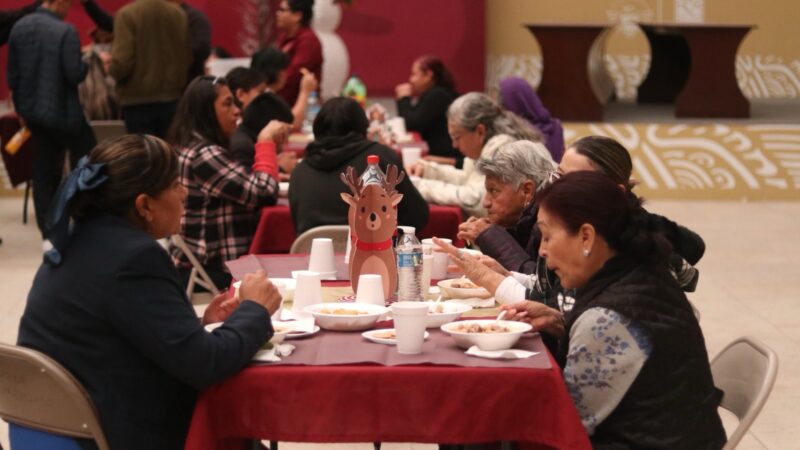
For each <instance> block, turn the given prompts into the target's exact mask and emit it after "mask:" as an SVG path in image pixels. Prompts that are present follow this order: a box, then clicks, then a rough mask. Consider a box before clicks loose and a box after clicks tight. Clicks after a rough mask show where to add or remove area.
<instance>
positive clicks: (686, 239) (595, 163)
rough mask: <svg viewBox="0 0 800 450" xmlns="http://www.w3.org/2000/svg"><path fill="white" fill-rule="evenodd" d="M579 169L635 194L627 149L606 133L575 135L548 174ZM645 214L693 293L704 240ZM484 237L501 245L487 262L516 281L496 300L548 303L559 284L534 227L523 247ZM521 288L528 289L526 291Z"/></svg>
mask: <svg viewBox="0 0 800 450" xmlns="http://www.w3.org/2000/svg"><path fill="white" fill-rule="evenodd" d="M582 170H586V171H593V172H600V173H602V174H603V175H605V176H607V177H609V178H610V179H611V181H613V182H614V183H615V184H617V185H618V186H620V188H623V189H624V190H625V191H626V192H628V195H630V196H634V194H633V193H632V192H631V189H632V188H633V182H632V181H631V173H632V171H633V162H632V161H631V156H630V153H628V150H627V149H626V148H625V147H623V146H622V145H621V144H620V143H619V142H617V141H615V140H614V139H611V138H608V137H605V136H586V137H584V138H581V139H579V140H578V141H576V142H575V143H574V144H572V145H571V146H570V147H569V148H568V149H567V151H566V152H564V156H563V158H562V159H561V163H560V164H559V166H558V171H557V172H554V173H552V174H551V175H552V177H551V178H556V177H558V176H561V175H564V174H568V173H572V172H576V171H582ZM536 213H537V211H536V206H535V204H532V205H531V206H530V207H529V208H528V209H526V210H525V211H523V214H522V217H521V218H520V222H525V223H529V224H533V223H534V222H535V218H536ZM647 217H648V220H649V221H650V222H651V224H652V226H654V227H657V228H658V229H659V230H660V231H661V232H662V233H663V234H664V236H665V237H666V238H667V240H669V242H670V244H671V245H672V249H673V252H672V256H671V257H670V268H671V270H672V272H673V275H674V276H675V278H676V280H677V281H678V283H679V284H680V285H681V287H683V289H684V290H685V291H686V292H692V291H694V290H695V288H696V286H697V281H698V279H699V272H698V271H697V269H695V268H694V265H695V264H697V262H698V261H699V260H700V258H702V256H703V253H704V252H705V243H704V242H703V239H702V238H701V237H700V236H699V235H698V234H697V233H695V232H693V231H692V230H690V229H688V228H686V227H683V226H681V225H678V224H677V223H675V222H673V221H671V220H669V219H667V218H666V217H663V216H660V215H658V214H653V213H648V215H647ZM486 240H491V241H492V242H491V243H489V246H490V247H502V248H503V251H502V252H501V253H496V254H493V255H492V256H493V257H494V258H496V260H492V259H489V258H484V261H485V262H486V264H487V265H489V266H490V267H492V268H494V269H495V270H497V271H498V272H500V273H501V274H510V275H513V276H515V277H516V278H517V280H518V281H519V282H520V283H521V285H520V286H516V287H515V289H513V290H511V289H510V288H509V289H508V290H506V289H503V290H502V291H501V292H500V301H501V302H513V301H515V300H518V299H520V298H522V296H524V295H527V296H528V298H531V296H533V297H535V298H538V299H540V300H542V301H545V302H550V304H552V302H553V301H554V297H556V296H557V295H558V294H559V293H561V287H560V285H559V281H558V277H557V276H555V274H553V273H552V272H550V271H548V270H547V268H546V267H545V261H544V260H543V259H542V258H537V257H536V256H535V255H536V249H537V248H539V243H540V240H541V234H540V233H539V231H538V229H536V228H534V229H533V230H532V232H531V237H530V240H529V241H528V244H527V246H520V245H517V243H516V241H513V240H511V239H509V238H508V236H505V235H503V234H501V233H493V234H491V235H486V236H484V237H483V241H484V242H485V241H486ZM480 245H483V244H480ZM525 289H528V290H530V292H529V293H528V294H525ZM531 292H532V293H531Z"/></svg>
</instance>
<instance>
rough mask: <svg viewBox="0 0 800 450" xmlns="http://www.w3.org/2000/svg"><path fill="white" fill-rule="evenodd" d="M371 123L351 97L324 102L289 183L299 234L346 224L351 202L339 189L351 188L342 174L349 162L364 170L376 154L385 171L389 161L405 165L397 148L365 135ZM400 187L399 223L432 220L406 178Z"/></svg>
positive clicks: (422, 223)
mask: <svg viewBox="0 0 800 450" xmlns="http://www.w3.org/2000/svg"><path fill="white" fill-rule="evenodd" d="M368 126H369V121H368V120H367V116H366V114H365V113H364V110H363V109H362V108H361V105H359V104H358V102H356V101H355V100H353V99H351V98H347V97H337V98H332V99H330V100H328V101H327V102H325V104H324V105H323V106H322V109H321V110H320V111H319V114H318V115H317V119H316V120H315V121H314V137H315V140H314V142H312V143H310V144H308V147H306V153H305V157H304V158H303V160H302V161H301V162H300V164H298V165H297V167H296V168H295V170H294V172H293V173H292V180H291V183H290V184H289V204H290V206H291V208H290V209H291V211H292V219H294V226H295V228H296V229H297V233H298V234H299V233H302V232H303V231H306V230H309V229H311V228H314V227H317V226H320V225H346V224H347V211H348V209H349V206H348V205H347V203H345V202H344V201H342V199H341V195H340V194H341V193H349V188H348V187H347V185H346V184H344V183H343V182H342V180H341V178H340V175H341V174H342V173H343V172H344V171H345V169H346V168H347V167H348V166H353V167H354V168H355V170H356V173H359V174H360V173H361V172H363V171H364V169H366V167H367V156H368V155H378V156H379V157H380V168H381V169H382V170H383V171H384V172H385V171H386V167H387V166H388V165H389V164H393V165H395V166H397V167H398V168H401V167H402V162H401V160H400V157H398V156H397V153H396V152H395V151H394V150H392V149H390V148H388V147H386V146H384V145H381V144H379V143H377V142H374V141H370V140H368V139H367V127H368ZM397 190H398V191H399V192H400V193H401V194H403V200H402V201H401V202H400V205H399V206H398V208H397V221H398V224H399V225H408V226H412V227H415V228H416V229H417V230H421V229H422V228H423V227H424V226H425V224H426V223H428V204H427V203H426V202H425V200H424V199H423V198H422V196H421V195H420V194H419V192H417V190H416V189H415V188H414V185H413V184H411V181H409V179H408V177H404V178H403V180H402V181H401V182H400V184H398V185H397Z"/></svg>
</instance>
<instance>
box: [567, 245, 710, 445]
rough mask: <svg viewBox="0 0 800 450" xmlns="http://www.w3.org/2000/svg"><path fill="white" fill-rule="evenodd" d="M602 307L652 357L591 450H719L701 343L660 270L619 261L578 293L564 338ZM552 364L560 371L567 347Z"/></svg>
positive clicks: (681, 298)
mask: <svg viewBox="0 0 800 450" xmlns="http://www.w3.org/2000/svg"><path fill="white" fill-rule="evenodd" d="M594 307H602V308H607V309H610V310H613V311H615V312H617V313H618V314H621V315H623V316H625V317H627V318H629V319H630V320H632V321H633V322H635V323H636V324H637V325H639V326H640V327H642V328H643V329H644V331H645V333H646V334H647V336H648V338H649V340H650V343H651V344H652V347H653V349H652V353H651V354H650V356H649V357H648V359H647V361H646V362H645V364H644V366H643V367H642V370H641V371H640V372H639V375H638V376H637V377H636V380H635V381H634V383H633V384H632V385H631V386H630V389H629V390H628V392H627V393H626V394H625V396H624V397H623V399H622V401H621V402H620V404H619V405H618V406H617V408H616V409H615V410H614V412H612V413H611V414H610V415H609V416H608V417H607V418H606V419H605V420H604V421H603V422H602V423H601V424H600V425H599V426H598V427H597V428H596V429H595V433H594V435H593V436H592V437H591V441H592V445H593V446H594V448H596V449H670V450H676V449H687V450H689V449H692V450H693V449H719V448H722V446H723V445H724V444H725V441H726V436H725V430H724V428H723V427H722V422H721V420H720V418H719V414H718V413H717V407H718V406H719V403H720V400H721V399H722V391H720V390H719V389H717V388H716V387H714V382H713V379H712V377H711V369H710V366H709V363H708V354H707V352H706V347H705V340H704V339H703V333H702V331H701V330H700V325H699V324H698V322H697V319H696V318H695V316H694V313H693V312H692V307H691V305H690V304H689V302H688V300H687V299H686V296H685V295H684V293H683V292H682V291H681V288H680V287H679V286H678V284H677V283H676V282H675V279H674V278H673V277H672V275H671V274H670V273H669V272H668V271H667V270H666V268H664V269H661V268H655V267H652V266H648V265H645V264H642V263H639V262H637V261H634V260H631V259H628V258H625V257H621V256H617V257H614V258H612V259H610V260H609V261H607V262H606V264H605V265H604V266H603V267H602V268H601V269H600V271H598V273H596V274H595V275H594V276H593V277H592V278H591V279H590V280H589V282H588V283H587V284H586V285H585V286H584V287H582V288H581V289H579V290H578V292H577V295H576V299H575V306H574V307H573V309H572V311H571V312H570V313H568V314H567V316H566V322H567V336H569V332H570V329H571V328H572V325H573V324H574V323H575V320H576V319H577V318H578V317H579V316H580V315H581V314H582V313H583V312H584V311H586V310H587V309H589V308H594ZM563 341H564V342H562V345H561V347H560V348H559V352H558V355H557V359H558V361H559V364H561V365H562V367H563V365H564V361H566V354H567V350H568V348H569V343H568V342H567V340H566V339H564V340H563Z"/></svg>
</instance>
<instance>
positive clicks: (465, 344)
mask: <svg viewBox="0 0 800 450" xmlns="http://www.w3.org/2000/svg"><path fill="white" fill-rule="evenodd" d="M531 329H533V327H532V326H531V324H529V323H525V322H515V321H512V320H495V319H482V320H461V321H458V322H450V323H446V324H444V325H442V327H441V330H442V331H444V332H445V333H448V334H449V335H450V336H452V337H453V340H455V342H456V345H458V346H459V347H461V348H464V349H468V348H470V347H472V346H473V345H477V346H478V348H479V349H481V350H506V349H509V348H511V347H513V346H514V344H516V343H517V341H518V340H519V338H520V336H522V334H523V333H526V332H528V331H530V330H531Z"/></svg>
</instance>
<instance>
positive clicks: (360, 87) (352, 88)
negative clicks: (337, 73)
mask: <svg viewBox="0 0 800 450" xmlns="http://www.w3.org/2000/svg"><path fill="white" fill-rule="evenodd" d="M342 96H344V97H350V98H352V99H354V100H355V101H357V102H358V103H359V104H360V105H361V107H362V108H364V107H365V106H366V103H367V86H366V85H365V84H364V82H363V81H361V79H360V78H358V75H356V74H352V75H350V78H348V79H347V83H345V85H344V89H342Z"/></svg>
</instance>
